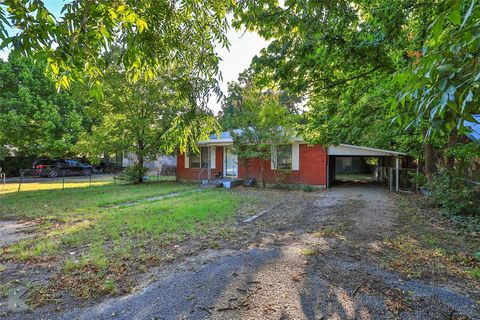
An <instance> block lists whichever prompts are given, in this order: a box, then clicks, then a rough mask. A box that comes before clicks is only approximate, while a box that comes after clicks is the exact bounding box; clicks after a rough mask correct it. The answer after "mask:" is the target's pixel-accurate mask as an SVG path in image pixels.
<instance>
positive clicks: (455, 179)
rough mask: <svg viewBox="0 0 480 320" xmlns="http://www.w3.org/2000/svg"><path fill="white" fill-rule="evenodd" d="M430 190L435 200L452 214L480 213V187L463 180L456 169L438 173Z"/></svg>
mask: <svg viewBox="0 0 480 320" xmlns="http://www.w3.org/2000/svg"><path fill="white" fill-rule="evenodd" d="M430 190H431V192H432V199H433V201H434V202H435V203H437V204H438V205H440V206H442V207H443V208H444V209H445V210H447V211H448V212H449V213H451V214H454V215H460V214H480V197H479V192H480V188H479V187H478V186H476V185H474V184H471V183H468V182H466V181H465V180H463V179H462V177H461V176H460V175H459V174H458V172H456V171H454V170H442V171H440V172H439V173H437V174H436V175H435V176H434V179H433V183H432V184H431V185H430Z"/></svg>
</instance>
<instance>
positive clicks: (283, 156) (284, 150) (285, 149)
mask: <svg viewBox="0 0 480 320" xmlns="http://www.w3.org/2000/svg"><path fill="white" fill-rule="evenodd" d="M277 169H279V170H292V146H291V145H289V144H284V145H281V146H278V147H277Z"/></svg>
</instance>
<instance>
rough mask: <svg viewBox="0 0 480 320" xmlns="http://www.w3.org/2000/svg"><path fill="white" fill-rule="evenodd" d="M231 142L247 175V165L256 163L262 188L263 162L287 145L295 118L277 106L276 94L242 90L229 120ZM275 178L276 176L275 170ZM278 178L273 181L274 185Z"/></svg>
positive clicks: (277, 96) (249, 88)
mask: <svg viewBox="0 0 480 320" xmlns="http://www.w3.org/2000/svg"><path fill="white" fill-rule="evenodd" d="M228 119H229V123H230V124H232V125H233V127H234V128H235V129H237V130H231V134H232V136H233V138H234V153H235V154H237V155H238V158H239V159H240V161H241V165H242V166H244V168H245V170H246V172H247V175H248V171H249V167H250V165H251V161H256V160H258V159H260V176H261V180H262V185H263V187H265V185H266V176H265V171H266V168H265V161H264V160H271V159H272V155H274V153H275V152H276V148H277V147H278V146H280V145H282V144H287V143H289V140H290V139H291V137H292V136H293V135H294V125H295V120H296V119H295V117H294V115H292V113H291V111H290V110H289V109H288V108H287V107H286V106H285V105H283V104H281V103H280V98H279V94H278V93H275V92H273V91H271V90H268V91H262V90H260V89H259V88H258V87H255V86H246V87H245V88H243V90H242V97H241V99H240V100H237V101H236V108H235V112H234V113H232V114H231V115H230V116H229V118H228ZM275 173H276V174H277V175H278V174H279V173H280V172H279V170H276V171H275ZM278 180H279V177H277V181H278Z"/></svg>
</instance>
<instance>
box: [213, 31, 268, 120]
mask: <svg viewBox="0 0 480 320" xmlns="http://www.w3.org/2000/svg"><path fill="white" fill-rule="evenodd" d="M243 32H244V30H239V31H236V30H234V29H230V30H229V31H228V34H227V36H228V40H229V41H230V48H229V50H227V49H226V48H219V49H218V50H217V53H218V55H219V56H220V58H221V59H222V61H220V66H219V67H220V72H221V73H222V78H223V79H222V80H223V81H222V82H221V83H220V87H221V89H222V91H223V93H224V94H225V95H226V94H227V84H228V82H231V81H235V80H237V79H238V75H239V74H240V73H241V72H243V71H244V70H245V69H247V68H248V66H249V65H250V62H251V61H252V58H253V57H255V55H258V54H259V53H260V50H262V49H263V48H264V47H266V46H267V45H268V43H269V42H267V41H266V40H264V39H263V38H262V37H260V36H259V35H258V34H256V33H252V32H248V31H247V32H245V33H243ZM220 105H221V103H220V102H218V103H217V99H216V97H215V96H213V97H212V98H211V100H210V103H209V107H210V109H212V110H213V111H214V112H215V113H217V112H218V111H219V110H220Z"/></svg>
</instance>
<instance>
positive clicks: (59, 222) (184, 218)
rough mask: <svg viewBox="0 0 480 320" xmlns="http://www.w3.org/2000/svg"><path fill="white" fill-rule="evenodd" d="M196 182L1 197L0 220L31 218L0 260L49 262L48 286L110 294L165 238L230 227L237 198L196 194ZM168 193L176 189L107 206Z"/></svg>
mask: <svg viewBox="0 0 480 320" xmlns="http://www.w3.org/2000/svg"><path fill="white" fill-rule="evenodd" d="M197 187H198V186H197V185H195V184H179V183H174V182H159V183H146V184H142V185H112V184H108V185H103V186H93V187H85V188H73V189H65V190H40V191H27V192H20V193H9V194H4V195H1V196H0V219H2V220H5V219H10V218H20V219H24V220H33V221H35V223H36V224H35V227H34V230H35V237H34V238H31V239H26V240H22V241H20V242H18V243H16V244H14V245H11V246H10V247H6V248H4V249H3V251H0V256H1V257H2V258H1V259H0V260H2V259H4V260H11V261H16V262H18V263H26V262H27V261H28V263H42V262H46V261H48V262H52V261H53V262H54V263H55V265H57V269H58V272H57V275H56V277H54V278H55V279H56V280H55V281H54V282H55V283H54V285H55V288H65V289H67V290H69V291H71V292H72V293H73V294H74V295H75V296H78V297H84V298H88V297H90V296H94V295H97V294H103V293H109V292H113V291H115V290H116V289H117V284H118V282H119V281H120V280H121V279H122V277H124V276H125V274H129V273H131V272H135V271H139V270H141V269H142V268H144V267H146V266H149V265H155V264H158V263H160V262H162V261H163V260H164V259H165V256H164V250H165V248H166V247H167V246H168V245H169V244H171V243H181V242H183V241H186V240H189V239H196V238H197V239H203V240H205V239H208V238H211V237H210V236H211V235H212V234H213V235H214V234H219V233H228V232H230V231H231V230H230V229H229V227H228V225H229V224H231V222H233V221H234V213H235V212H236V209H237V208H238V206H239V204H240V198H239V197H238V196H237V195H235V194H234V193H232V192H230V191H229V190H225V189H215V190H202V191H201V192H200V191H198V190H194V189H197ZM170 193H180V194H179V195H177V196H175V197H171V198H164V199H161V200H156V201H139V202H136V203H133V204H131V205H129V206H114V205H118V204H121V203H126V202H131V201H138V200H142V199H145V198H147V197H152V196H158V195H165V194H170ZM207 235H208V237H207ZM213 238H214V237H213ZM205 241H208V240H205ZM0 250H1V249H0ZM51 289H52V288H50V290H49V292H51Z"/></svg>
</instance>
